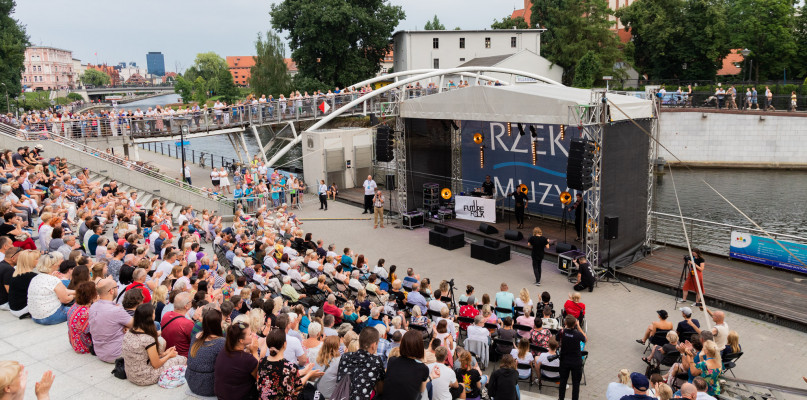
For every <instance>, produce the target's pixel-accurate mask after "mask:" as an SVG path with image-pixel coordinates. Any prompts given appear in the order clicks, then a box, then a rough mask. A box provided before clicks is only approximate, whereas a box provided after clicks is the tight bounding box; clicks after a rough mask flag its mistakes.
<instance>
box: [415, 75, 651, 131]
mask: <svg viewBox="0 0 807 400" xmlns="http://www.w3.org/2000/svg"><path fill="white" fill-rule="evenodd" d="M608 99H610V100H611V101H612V102H613V103H614V104H616V105H617V106H618V107H619V108H620V109H622V111H624V112H625V114H627V115H625V114H623V113H622V112H620V111H619V110H617V109H616V107H610V112H611V118H612V119H613V121H614V122H617V121H622V120H627V119H629V117H630V118H633V119H642V118H652V117H653V107H652V103H651V102H650V100H643V99H639V98H636V97H632V96H624V95H618V94H613V93H609V94H608ZM590 101H591V90H590V89H578V88H572V87H567V86H552V85H543V84H537V83H536V84H530V85H511V86H470V87H465V88H460V89H456V90H451V91H446V92H443V93H438V94H433V95H431V96H424V97H421V98H416V99H409V100H406V101H404V102H403V103H402V104H401V116H402V117H404V118H420V119H451V120H470V121H512V122H523V123H534V124H558V125H559V124H568V123H569V107H570V106H576V105H587V104H589V102H590Z"/></svg>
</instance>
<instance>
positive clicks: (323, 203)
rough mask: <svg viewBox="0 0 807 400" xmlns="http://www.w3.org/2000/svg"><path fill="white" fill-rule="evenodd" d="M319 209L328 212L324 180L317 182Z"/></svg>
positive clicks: (326, 190)
mask: <svg viewBox="0 0 807 400" xmlns="http://www.w3.org/2000/svg"><path fill="white" fill-rule="evenodd" d="M317 194H318V195H319V209H320V210H325V211H328V185H326V184H325V179H322V180H320V181H319V189H318V190H317Z"/></svg>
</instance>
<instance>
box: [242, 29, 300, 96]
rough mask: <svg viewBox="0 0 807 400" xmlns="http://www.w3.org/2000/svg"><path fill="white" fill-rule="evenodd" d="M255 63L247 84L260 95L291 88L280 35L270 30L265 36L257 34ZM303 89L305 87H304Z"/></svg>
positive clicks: (283, 91)
mask: <svg viewBox="0 0 807 400" xmlns="http://www.w3.org/2000/svg"><path fill="white" fill-rule="evenodd" d="M255 54H257V55H256V56H255V65H254V66H253V67H252V68H251V69H250V78H249V86H250V87H251V88H252V90H253V92H254V93H255V94H256V95H258V96H260V95H262V94H265V95H269V94H271V95H274V96H276V97H277V96H278V95H280V94H281V93H284V94H285V93H288V92H289V90H291V77H289V71H288V68H287V67H286V61H285V59H286V46H284V45H283V42H282V41H281V40H280V37H279V36H278V35H276V34H274V33H272V32H266V36H265V38H264V35H262V34H260V33H259V34H258V40H257V41H255ZM304 90H305V89H304Z"/></svg>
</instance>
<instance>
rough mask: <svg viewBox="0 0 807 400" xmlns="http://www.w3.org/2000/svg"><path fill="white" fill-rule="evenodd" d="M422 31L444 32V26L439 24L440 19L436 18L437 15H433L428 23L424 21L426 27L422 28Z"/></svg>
mask: <svg viewBox="0 0 807 400" xmlns="http://www.w3.org/2000/svg"><path fill="white" fill-rule="evenodd" d="M423 30H425V31H444V30H446V26H445V25H443V24H441V23H440V19H439V18H437V14H435V15H434V18H432V19H431V20H429V21H426V25H424V26H423Z"/></svg>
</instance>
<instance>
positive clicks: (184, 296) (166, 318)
mask: <svg viewBox="0 0 807 400" xmlns="http://www.w3.org/2000/svg"><path fill="white" fill-rule="evenodd" d="M191 300H192V298H191V294H190V293H186V292H183V293H179V294H177V296H176V297H175V298H174V303H173V304H174V309H173V310H171V311H169V312H167V313H165V315H163V317H162V320H160V329H161V333H162V337H163V338H164V339H165V342H166V345H167V346H168V347H174V348H176V351H177V354H179V355H181V356H183V357H187V356H188V350H189V349H190V346H191V331H193V321H192V320H190V319H189V318H187V317H186V315H188V312H189V311H190V309H191V306H192V304H191Z"/></svg>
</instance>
